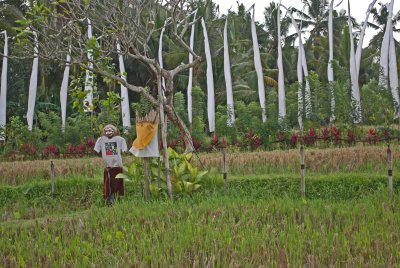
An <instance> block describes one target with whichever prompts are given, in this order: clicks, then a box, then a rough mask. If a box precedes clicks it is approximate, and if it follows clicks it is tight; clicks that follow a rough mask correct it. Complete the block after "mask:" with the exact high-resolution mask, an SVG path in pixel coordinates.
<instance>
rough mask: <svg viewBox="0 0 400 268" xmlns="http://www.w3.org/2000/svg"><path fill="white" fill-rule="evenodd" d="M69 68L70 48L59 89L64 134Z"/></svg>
mask: <svg viewBox="0 0 400 268" xmlns="http://www.w3.org/2000/svg"><path fill="white" fill-rule="evenodd" d="M70 67H71V47H69V49H68V54H67V61H66V63H65V69H64V76H63V80H62V83H61V89H60V104H61V130H62V132H63V133H64V132H65V123H66V121H67V99H68V84H69V69H70Z"/></svg>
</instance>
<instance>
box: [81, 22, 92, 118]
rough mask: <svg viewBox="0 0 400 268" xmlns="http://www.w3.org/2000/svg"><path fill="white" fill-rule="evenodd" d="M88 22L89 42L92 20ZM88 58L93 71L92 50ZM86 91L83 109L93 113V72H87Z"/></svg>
mask: <svg viewBox="0 0 400 268" xmlns="http://www.w3.org/2000/svg"><path fill="white" fill-rule="evenodd" d="M87 21H88V32H87V34H88V40H90V39H92V36H93V35H92V22H91V21H90V19H87ZM87 57H88V60H89V63H88V67H89V68H90V69H93V63H92V62H91V61H92V60H93V55H92V51H91V49H89V50H88V53H87ZM85 91H86V92H87V95H86V97H85V100H84V101H83V107H84V108H85V112H92V111H93V72H92V71H90V70H86V79H85Z"/></svg>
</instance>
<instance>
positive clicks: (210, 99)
mask: <svg viewBox="0 0 400 268" xmlns="http://www.w3.org/2000/svg"><path fill="white" fill-rule="evenodd" d="M201 25H202V27H203V34H204V49H205V52H206V62H207V114H208V131H210V132H214V131H215V97H214V77H213V69H212V62H211V52H210V44H209V42H208V34H207V28H206V24H205V23H204V19H203V18H201Z"/></svg>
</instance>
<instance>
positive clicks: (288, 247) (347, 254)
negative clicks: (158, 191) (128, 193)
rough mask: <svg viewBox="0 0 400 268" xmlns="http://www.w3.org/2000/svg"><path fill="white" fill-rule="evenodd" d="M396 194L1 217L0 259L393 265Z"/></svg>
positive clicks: (397, 256) (398, 241) (139, 205)
mask: <svg viewBox="0 0 400 268" xmlns="http://www.w3.org/2000/svg"><path fill="white" fill-rule="evenodd" d="M399 201H400V200H399V199H398V198H397V197H396V198H395V199H394V200H393V202H388V200H387V199H386V197H385V196H384V194H381V193H379V192H378V193H376V194H374V195H373V196H369V197H366V198H363V199H352V200H346V201H343V200H337V201H331V200H324V199H316V200H312V201H307V202H304V201H302V200H301V199H292V198H289V197H278V198H276V197H268V196H266V197H264V198H256V197H253V196H249V197H246V196H240V197H231V196H224V197H221V196H219V197H210V198H208V199H204V200H202V201H201V202H198V203H193V202H188V200H186V199H182V200H178V201H175V202H173V203H172V202H169V201H166V202H150V203H144V202H142V201H139V200H137V201H134V202H126V203H121V204H117V205H116V206H115V207H112V208H93V209H92V210H89V211H88V212H87V213H86V214H84V215H81V214H76V215H74V216H73V217H69V218H62V219H60V218H50V219H49V220H47V221H42V222H39V221H34V222H31V224H29V225H23V226H18V225H0V235H1V237H2V242H1V243H0V263H1V265H2V266H3V267H13V266H28V267H33V266H37V267H48V266H51V267H53V266H55V267H60V266H62V267H64V266H79V267H90V266H105V267H126V266H134V267H138V266H139V267H149V266H161V267H164V266H172V267H186V266H190V267H192V266H193V267H206V266H207V267H231V266H235V267H258V266H268V267H394V266H395V265H396V264H398V263H400V253H399V251H398V249H399V248H400V233H399V232H398V226H399V224H400V215H399V213H400V211H399V206H398V204H399Z"/></svg>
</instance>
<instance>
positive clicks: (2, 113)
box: [0, 31, 8, 140]
mask: <svg viewBox="0 0 400 268" xmlns="http://www.w3.org/2000/svg"><path fill="white" fill-rule="evenodd" d="M0 34H4V52H3V65H2V69H1V90H0V128H5V126H6V122H7V68H8V37H7V31H2V32H1V33H0ZM4 139H5V133H2V131H0V140H4Z"/></svg>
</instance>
